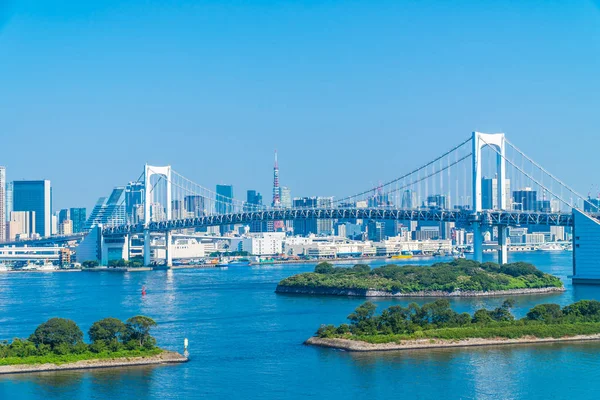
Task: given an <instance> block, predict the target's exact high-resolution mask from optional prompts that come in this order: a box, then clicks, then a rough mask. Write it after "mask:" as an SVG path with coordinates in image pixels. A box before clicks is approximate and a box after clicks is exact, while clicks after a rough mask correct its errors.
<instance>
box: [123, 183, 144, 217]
mask: <svg viewBox="0 0 600 400" xmlns="http://www.w3.org/2000/svg"><path fill="white" fill-rule="evenodd" d="M143 205H144V184H143V183H142V182H129V183H128V184H127V186H126V187H125V213H126V214H127V220H128V222H129V223H132V224H136V223H139V222H142V221H141V219H140V218H139V212H138V210H139V208H140V207H139V206H142V208H143Z"/></svg>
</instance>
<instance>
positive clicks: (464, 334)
mask: <svg viewBox="0 0 600 400" xmlns="http://www.w3.org/2000/svg"><path fill="white" fill-rule="evenodd" d="M512 306H513V302H512V300H506V301H504V302H503V303H502V305H501V306H499V307H497V308H495V309H492V310H488V309H480V310H477V311H476V312H475V313H474V314H473V315H471V314H469V313H457V312H456V311H454V310H452V309H451V308H450V303H449V301H448V300H446V299H439V300H436V301H434V302H432V303H428V304H424V305H423V306H419V305H418V304H416V303H411V304H409V305H408V306H407V307H402V306H391V307H388V308H387V309H385V310H383V312H381V314H379V315H377V314H376V313H375V311H376V306H375V304H373V303H371V302H366V303H364V304H362V305H360V306H359V307H358V308H356V310H354V312H353V313H351V314H350V315H349V316H348V320H349V321H350V323H349V324H341V325H339V326H334V325H322V326H321V327H320V328H319V330H318V331H317V333H316V336H315V337H313V338H310V339H309V340H308V341H307V342H306V343H307V344H312V345H317V346H324V347H334V348H341V349H345V350H350V351H378V350H405V349H415V348H433V347H458V346H481V345H494V344H518V343H532V342H548V341H552V342H554V341H575V340H600V302H598V301H595V300H581V301H578V302H576V303H573V304H571V305H568V306H565V307H562V308H561V307H560V306H559V305H558V304H539V305H537V306H535V307H533V308H531V309H530V310H529V312H528V313H527V315H526V316H525V317H523V318H521V319H516V318H515V317H514V316H513V314H512V312H511V308H512Z"/></svg>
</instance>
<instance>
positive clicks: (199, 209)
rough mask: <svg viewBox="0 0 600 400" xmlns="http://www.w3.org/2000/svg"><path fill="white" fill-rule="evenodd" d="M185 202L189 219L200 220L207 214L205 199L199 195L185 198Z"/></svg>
mask: <svg viewBox="0 0 600 400" xmlns="http://www.w3.org/2000/svg"><path fill="white" fill-rule="evenodd" d="M183 202H184V204H183V206H184V208H185V211H186V212H187V215H188V217H190V218H199V217H203V216H205V215H206V214H207V210H206V208H205V199H204V197H202V196H198V195H193V196H185V197H184V199H183Z"/></svg>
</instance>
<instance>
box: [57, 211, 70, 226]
mask: <svg viewBox="0 0 600 400" xmlns="http://www.w3.org/2000/svg"><path fill="white" fill-rule="evenodd" d="M70 219H71V210H69V209H67V208H65V209H63V210H60V211H59V212H58V225H60V224H62V223H63V222H65V221H66V220H70Z"/></svg>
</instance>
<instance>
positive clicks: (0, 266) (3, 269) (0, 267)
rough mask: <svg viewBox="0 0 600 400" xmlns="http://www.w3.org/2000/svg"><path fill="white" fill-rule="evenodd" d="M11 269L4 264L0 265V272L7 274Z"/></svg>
mask: <svg viewBox="0 0 600 400" xmlns="http://www.w3.org/2000/svg"><path fill="white" fill-rule="evenodd" d="M10 270H11V268H10V267H9V266H8V265H6V264H0V272H8V271H10Z"/></svg>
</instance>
